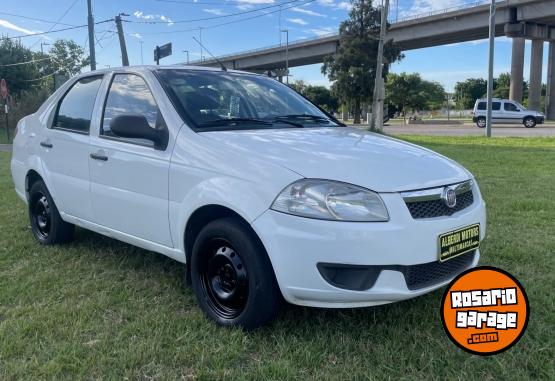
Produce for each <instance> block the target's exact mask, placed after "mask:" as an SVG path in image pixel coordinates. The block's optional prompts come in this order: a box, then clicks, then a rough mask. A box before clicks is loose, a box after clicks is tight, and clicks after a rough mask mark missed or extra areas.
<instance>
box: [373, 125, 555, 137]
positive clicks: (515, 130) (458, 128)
mask: <svg viewBox="0 0 555 381" xmlns="http://www.w3.org/2000/svg"><path fill="white" fill-rule="evenodd" d="M384 131H385V132H386V133H388V134H391V135H444V136H465V135H477V136H478V135H484V134H485V130H484V129H481V128H478V127H476V125H475V124H474V123H465V124H448V125H447V124H446V125H437V124H436V125H426V124H412V125H405V126H403V125H388V126H384ZM491 134H492V136H503V137H505V136H518V137H531V136H555V124H553V123H549V124H541V125H537V126H536V127H535V128H525V127H524V126H522V125H516V124H513V125H510V124H509V125H502V124H495V125H493V127H492V130H491Z"/></svg>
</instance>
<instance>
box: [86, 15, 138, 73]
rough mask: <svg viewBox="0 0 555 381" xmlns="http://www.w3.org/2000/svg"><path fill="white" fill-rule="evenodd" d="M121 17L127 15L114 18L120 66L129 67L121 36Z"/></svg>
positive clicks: (123, 37) (125, 47)
mask: <svg viewBox="0 0 555 381" xmlns="http://www.w3.org/2000/svg"><path fill="white" fill-rule="evenodd" d="M121 16H129V15H127V14H125V13H120V14H119V15H117V16H116V27H117V28H118V36H119V46H120V49H121V64H122V66H129V58H128V57H127V46H125V36H124V35H123V27H122V26H121ZM89 45H90V44H89Z"/></svg>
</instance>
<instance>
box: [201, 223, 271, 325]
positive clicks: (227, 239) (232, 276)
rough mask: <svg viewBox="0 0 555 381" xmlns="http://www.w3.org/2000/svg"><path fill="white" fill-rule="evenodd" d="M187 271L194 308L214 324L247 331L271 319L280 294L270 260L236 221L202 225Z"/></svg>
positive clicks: (253, 238)
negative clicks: (196, 306) (189, 271)
mask: <svg viewBox="0 0 555 381" xmlns="http://www.w3.org/2000/svg"><path fill="white" fill-rule="evenodd" d="M190 266H191V281H192V286H193V290H194V292H195V295H196V297H197V300H198V303H199V305H200V307H201V309H202V310H203V312H204V313H205V315H206V316H207V317H208V318H210V319H211V320H213V321H215V322H216V323H217V324H219V325H222V326H238V327H241V328H243V329H246V330H252V329H255V328H258V327H261V326H263V325H266V324H268V323H270V322H271V321H272V320H273V319H274V318H275V317H276V315H277V312H278V310H279V305H280V302H281V295H280V291H279V287H278V285H277V282H276V279H275V276H274V272H273V269H272V265H271V263H270V259H269V258H268V255H267V254H266V251H265V250H264V247H263V246H262V244H261V243H260V241H259V239H258V237H257V236H256V235H255V233H254V232H253V231H252V230H251V229H250V227H249V226H248V225H246V223H245V222H244V221H242V220H241V219H239V218H236V217H226V218H222V219H219V220H216V221H213V222H210V223H209V224H207V225H206V226H205V227H204V228H203V229H202V230H201V231H200V233H199V235H198V237H197V239H196V241H195V244H194V245H193V251H192V255H191V264H190Z"/></svg>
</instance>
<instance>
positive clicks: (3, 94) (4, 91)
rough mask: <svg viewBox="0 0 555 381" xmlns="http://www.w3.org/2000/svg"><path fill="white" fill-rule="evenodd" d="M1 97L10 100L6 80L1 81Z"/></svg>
mask: <svg viewBox="0 0 555 381" xmlns="http://www.w3.org/2000/svg"><path fill="white" fill-rule="evenodd" d="M0 96H1V97H2V99H6V98H8V84H7V83H6V80H5V79H4V78H2V81H0Z"/></svg>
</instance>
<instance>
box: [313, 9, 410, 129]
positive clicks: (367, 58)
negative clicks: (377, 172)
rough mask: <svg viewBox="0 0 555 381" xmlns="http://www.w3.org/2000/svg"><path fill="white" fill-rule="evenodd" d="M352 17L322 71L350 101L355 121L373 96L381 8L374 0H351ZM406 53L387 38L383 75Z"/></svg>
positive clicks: (339, 94) (342, 99) (340, 30)
mask: <svg viewBox="0 0 555 381" xmlns="http://www.w3.org/2000/svg"><path fill="white" fill-rule="evenodd" d="M351 3H352V9H351V11H350V12H349V18H348V19H347V20H345V21H343V22H342V23H341V25H340V27H339V35H340V39H339V47H338V49H337V52H336V53H335V54H334V55H330V56H327V57H325V58H324V65H323V66H322V73H323V74H325V75H327V76H328V78H329V79H330V80H331V81H334V84H333V86H332V89H333V91H334V92H335V93H336V94H337V95H338V96H339V98H340V99H341V101H342V102H343V103H347V104H351V105H352V107H353V111H354V119H355V120H354V122H355V123H360V113H361V106H362V103H363V102H364V101H370V100H371V99H372V93H373V90H374V81H375V76H376V73H375V70H376V56H377V51H378V37H379V30H380V22H381V18H380V17H381V16H380V11H379V10H377V9H376V8H374V7H373V6H372V1H371V0H351ZM402 57H403V55H402V54H401V51H400V49H399V48H398V47H397V46H396V45H395V44H393V42H392V41H391V40H390V41H387V42H386V43H385V45H384V68H383V72H384V75H387V72H388V70H389V65H390V64H391V63H393V62H395V61H397V60H399V59H401V58H402Z"/></svg>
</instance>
